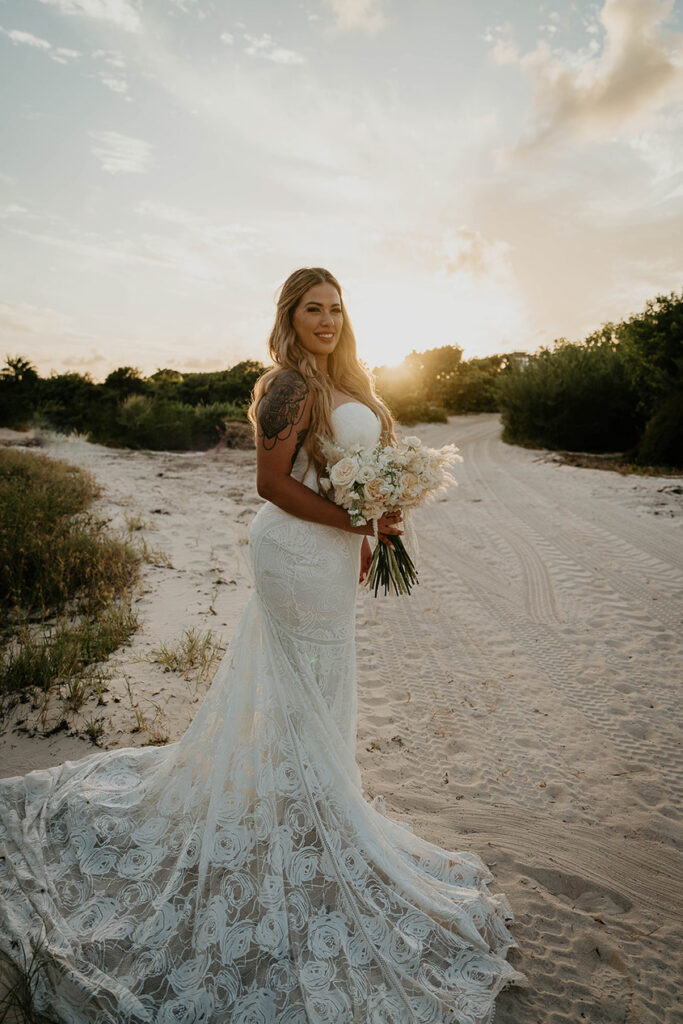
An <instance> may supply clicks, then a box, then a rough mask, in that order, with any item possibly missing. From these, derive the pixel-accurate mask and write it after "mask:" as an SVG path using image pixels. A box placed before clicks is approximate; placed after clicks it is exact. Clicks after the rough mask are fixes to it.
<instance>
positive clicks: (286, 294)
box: [248, 267, 395, 480]
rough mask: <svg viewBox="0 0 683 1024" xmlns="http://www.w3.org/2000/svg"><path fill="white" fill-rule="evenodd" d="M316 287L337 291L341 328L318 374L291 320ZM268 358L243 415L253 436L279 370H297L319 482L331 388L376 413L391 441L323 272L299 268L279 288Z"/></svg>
mask: <svg viewBox="0 0 683 1024" xmlns="http://www.w3.org/2000/svg"><path fill="white" fill-rule="evenodd" d="M317 284H331V285H333V286H334V287H335V288H336V289H337V291H338V292H339V299H340V302H341V310H342V315H343V318H344V320H343V324H342V329H341V333H340V335H339V341H338V342H337V345H336V347H335V349H334V351H333V352H331V353H330V356H329V358H328V360H327V369H328V373H327V374H325V373H323V372H322V371H321V370H320V369H319V368H318V364H317V363H316V361H315V356H314V355H313V353H312V352H309V351H308V349H306V348H304V346H303V345H302V344H301V342H300V341H299V339H298V337H297V335H296V332H295V330H294V327H293V323H292V318H293V316H294V311H295V309H296V307H297V306H298V305H299V303H300V302H301V299H302V298H303V296H304V295H305V294H306V292H307V291H308V290H309V288H313V287H314V286H315V285H317ZM268 353H269V355H270V357H271V359H272V360H273V363H274V364H275V365H274V366H273V367H272V368H271V369H269V370H266V372H265V373H263V374H262V375H261V376H260V377H259V379H258V380H257V381H256V384H255V385H254V390H253V393H252V401H251V405H250V406H249V411H248V416H249V420H250V422H251V424H252V426H253V427H254V434H255V435H256V434H257V431H258V421H257V416H258V406H259V402H260V401H261V399H262V398H263V396H264V395H265V394H266V392H267V391H268V390H269V388H270V387H271V386H272V384H273V381H274V380H275V378H276V377H277V376H278V374H280V373H282V372H283V371H284V370H297V371H298V372H299V373H300V374H301V376H302V377H303V378H304V380H305V381H306V384H307V385H308V388H309V390H310V391H311V393H312V395H313V404H312V407H311V422H310V426H309V428H308V434H307V436H306V441H305V443H304V448H305V449H306V451H307V452H308V456H309V465H310V464H311V463H313V465H314V467H315V469H316V472H317V475H318V480H320V477H321V476H323V475H324V472H325V459H324V457H323V454H322V451H321V444H320V439H321V438H328V437H333V436H334V435H333V431H332V385H334V386H335V387H336V388H337V389H338V390H339V391H343V392H345V394H347V395H350V396H351V398H355V399H357V400H358V401H359V402H362V403H363V405H367V406H368V408H370V409H372V411H373V412H375V413H377V415H378V416H379V419H380V422H381V436H382V440H383V441H384V443H385V444H386V443H388V442H389V441H393V440H395V435H394V422H393V418H392V416H391V413H390V412H389V410H388V409H387V407H386V405H385V404H384V402H383V401H382V399H381V398H379V396H378V395H377V394H376V392H375V388H374V383H373V379H372V376H371V375H370V373H369V371H368V370H367V369H366V368H365V366H363V364H362V363H361V362H360V361H359V359H358V355H357V353H356V338H355V335H354V333H353V328H352V327H351V321H350V320H349V316H348V313H347V312H346V309H345V308H344V300H343V298H342V290H341V287H340V286H339V282H338V281H337V280H336V278H335V277H334V276H333V275H332V274H331V273H330V272H329V270H325V269H324V268H323V267H302V268H301V269H300V270H295V271H294V273H293V274H290V276H289V277H288V278H287V280H286V281H285V283H284V284H283V286H282V289H281V291H280V295H279V298H278V301H277V312H276V314H275V323H274V324H273V329H272V331H271V332H270V337H269V338H268Z"/></svg>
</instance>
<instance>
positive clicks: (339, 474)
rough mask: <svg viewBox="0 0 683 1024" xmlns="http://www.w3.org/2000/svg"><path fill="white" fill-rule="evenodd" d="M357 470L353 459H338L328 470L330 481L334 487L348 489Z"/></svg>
mask: <svg viewBox="0 0 683 1024" xmlns="http://www.w3.org/2000/svg"><path fill="white" fill-rule="evenodd" d="M357 470H358V466H357V465H356V463H355V462H354V460H353V459H349V458H344V459H340V460H339V462H337V463H335V465H334V466H333V467H332V469H331V470H330V480H331V481H332V483H333V484H334V486H335V487H348V486H349V484H351V483H353V481H354V480H355V478H356V472H357Z"/></svg>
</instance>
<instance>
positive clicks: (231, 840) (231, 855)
mask: <svg viewBox="0 0 683 1024" xmlns="http://www.w3.org/2000/svg"><path fill="white" fill-rule="evenodd" d="M252 844H253V837H252V833H251V831H250V830H249V828H247V827H246V826H245V825H233V826H232V827H231V828H218V829H216V832H215V835H214V839H213V849H212V851H211V860H212V861H213V863H214V864H225V865H227V866H228V867H231V868H232V869H233V870H234V871H239V869H240V868H241V867H243V865H244V863H245V862H246V860H247V859H248V857H249V854H250V853H251V848H252Z"/></svg>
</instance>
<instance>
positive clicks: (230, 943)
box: [220, 922, 254, 964]
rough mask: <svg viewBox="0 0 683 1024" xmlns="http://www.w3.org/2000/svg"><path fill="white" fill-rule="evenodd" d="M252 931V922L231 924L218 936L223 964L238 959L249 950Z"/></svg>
mask: <svg viewBox="0 0 683 1024" xmlns="http://www.w3.org/2000/svg"><path fill="white" fill-rule="evenodd" d="M253 933H254V926H253V924H249V923H248V922H245V923H244V924H233V925H231V926H230V928H229V929H228V930H227V931H226V932H223V934H222V935H221V937H220V944H221V959H222V960H223V963H224V964H229V963H232V961H233V960H239V959H240V957H243V956H244V955H245V953H247V952H248V951H249V947H250V946H251V940H252V936H253Z"/></svg>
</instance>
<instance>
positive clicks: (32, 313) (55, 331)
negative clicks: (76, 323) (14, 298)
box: [0, 302, 83, 344]
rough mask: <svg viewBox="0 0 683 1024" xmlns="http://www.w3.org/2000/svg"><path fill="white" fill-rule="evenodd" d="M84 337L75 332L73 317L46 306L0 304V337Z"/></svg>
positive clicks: (12, 303)
mask: <svg viewBox="0 0 683 1024" xmlns="http://www.w3.org/2000/svg"><path fill="white" fill-rule="evenodd" d="M46 334H50V335H52V336H53V337H59V338H66V337H73V338H76V337H83V335H80V334H78V333H77V332H76V331H74V330H73V328H72V326H71V317H69V316H67V314H66V313H60V312H59V311H58V310H56V309H50V308H49V307H46V306H32V305H30V304H29V303H27V302H0V336H2V337H3V340H5V338H6V339H7V340H6V341H5V344H7V343H8V342H9V340H10V338H11V339H12V340H14V339H21V338H22V337H24V336H31V335H37V336H38V337H43V336H44V335H46Z"/></svg>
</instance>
